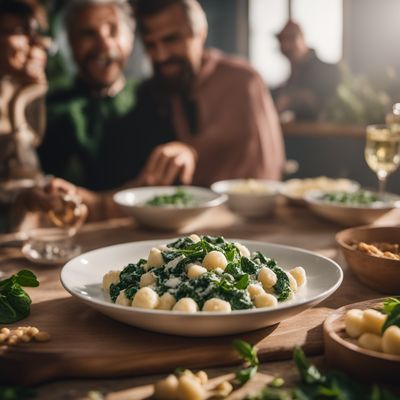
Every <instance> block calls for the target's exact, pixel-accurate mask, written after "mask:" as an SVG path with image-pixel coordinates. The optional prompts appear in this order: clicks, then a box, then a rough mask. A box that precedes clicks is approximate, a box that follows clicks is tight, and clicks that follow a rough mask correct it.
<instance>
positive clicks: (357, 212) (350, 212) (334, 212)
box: [305, 190, 400, 226]
mask: <svg viewBox="0 0 400 400" xmlns="http://www.w3.org/2000/svg"><path fill="white" fill-rule="evenodd" d="M329 192H330V191H329ZM324 193H326V192H323V191H320V190H314V191H311V192H308V193H307V194H306V195H305V200H306V202H307V204H308V206H309V207H310V209H311V210H312V211H313V212H314V213H315V214H317V215H319V216H321V217H323V218H325V219H328V220H330V221H333V222H336V223H339V224H342V225H346V226H356V225H366V224H372V223H373V222H374V221H376V220H377V219H378V218H380V217H383V216H384V215H385V214H386V213H388V212H389V211H391V210H393V209H394V208H399V207H400V196H398V195H395V194H391V193H385V201H377V202H374V203H372V204H370V205H367V204H365V205H354V204H343V203H339V202H331V201H328V200H323V199H322V198H321V197H322V195H323V194H324ZM372 193H374V194H376V195H379V194H378V193H377V192H372Z"/></svg>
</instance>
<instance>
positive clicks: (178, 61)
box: [153, 58, 188, 70]
mask: <svg viewBox="0 0 400 400" xmlns="http://www.w3.org/2000/svg"><path fill="white" fill-rule="evenodd" d="M168 65H180V66H182V67H188V63H187V62H186V61H185V60H183V59H181V58H170V59H169V60H166V61H162V62H156V63H154V64H153V66H154V69H156V70H160V69H161V68H162V67H165V66H168Z"/></svg>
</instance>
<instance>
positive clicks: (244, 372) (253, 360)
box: [233, 339, 260, 385]
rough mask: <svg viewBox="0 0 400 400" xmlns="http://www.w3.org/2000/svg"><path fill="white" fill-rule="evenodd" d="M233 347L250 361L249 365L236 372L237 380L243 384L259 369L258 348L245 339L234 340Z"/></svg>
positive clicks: (244, 358) (245, 359)
mask: <svg viewBox="0 0 400 400" xmlns="http://www.w3.org/2000/svg"><path fill="white" fill-rule="evenodd" d="M233 347H234V348H235V350H236V351H237V352H238V353H239V355H240V357H242V358H243V360H244V361H246V362H247V363H248V367H246V368H243V369H241V370H240V371H238V372H237V373H236V380H237V381H238V382H239V383H240V384H241V385H243V384H245V383H246V382H247V381H248V380H250V379H251V378H252V377H253V376H254V375H255V374H256V372H257V371H258V367H259V365H260V362H259V361H258V357H257V349H256V348H255V347H254V346H252V345H251V344H249V343H247V342H245V341H244V340H240V339H237V340H234V341H233Z"/></svg>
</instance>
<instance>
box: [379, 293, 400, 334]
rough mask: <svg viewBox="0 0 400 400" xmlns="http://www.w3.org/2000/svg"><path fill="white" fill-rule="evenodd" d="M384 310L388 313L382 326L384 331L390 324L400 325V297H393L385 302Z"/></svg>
mask: <svg viewBox="0 0 400 400" xmlns="http://www.w3.org/2000/svg"><path fill="white" fill-rule="evenodd" d="M383 311H384V312H385V313H386V314H387V315H388V316H387V318H386V321H385V323H384V324H383V326H382V333H383V332H385V330H386V329H387V328H389V326H392V325H395V326H398V327H400V298H399V297H391V298H389V299H387V300H386V301H385V303H384V304H383Z"/></svg>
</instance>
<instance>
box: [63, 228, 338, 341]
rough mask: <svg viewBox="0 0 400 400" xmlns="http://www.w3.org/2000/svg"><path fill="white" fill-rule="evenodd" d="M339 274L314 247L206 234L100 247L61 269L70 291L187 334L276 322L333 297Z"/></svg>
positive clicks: (117, 315)
mask: <svg viewBox="0 0 400 400" xmlns="http://www.w3.org/2000/svg"><path fill="white" fill-rule="evenodd" d="M83 265H84V268H82V266H83ZM342 277H343V273H342V270H341V268H340V267H339V266H338V265H337V264H336V263H335V262H334V261H332V260H330V259H328V258H326V257H323V256H321V255H318V254H316V253H313V252H310V251H306V250H302V249H297V248H293V247H288V246H280V245H276V244H270V243H262V242H254V241H249V240H238V239H225V238H223V237H211V236H207V235H204V236H198V235H190V236H187V237H181V238H172V239H171V238H169V239H168V238H167V239H161V240H157V241H155V240H153V241H144V242H133V243H125V244H121V245H116V246H110V247H105V248H102V249H97V250H94V251H91V252H88V253H86V254H82V255H81V256H79V257H76V258H75V259H73V260H71V261H70V262H68V263H67V264H66V265H65V266H64V268H63V270H62V272H61V281H62V283H63V285H64V287H65V288H66V290H67V291H69V292H70V293H71V294H72V295H73V296H75V297H76V298H77V299H78V300H80V301H82V302H84V303H85V304H87V305H88V306H90V307H93V308H95V309H97V310H98V311H100V312H102V313H103V314H105V315H107V316H109V317H111V318H113V319H116V320H118V321H121V322H124V323H126V324H129V325H133V326H136V327H140V328H143V329H147V330H151V331H156V332H161V333H167V334H174V335H184V336H220V335H230V334H235V333H240V332H247V331H251V330H256V329H260V328H263V327H267V326H270V325H273V324H276V323H278V322H280V321H282V320H284V319H287V318H289V317H291V316H293V315H297V314H298V313H299V312H301V311H302V310H305V309H306V308H309V307H312V306H313V305H315V304H317V303H319V302H320V301H322V300H323V299H325V298H326V297H328V296H329V295H330V294H332V293H333V292H334V291H335V290H336V289H337V288H338V287H339V285H340V283H341V281H342Z"/></svg>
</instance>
